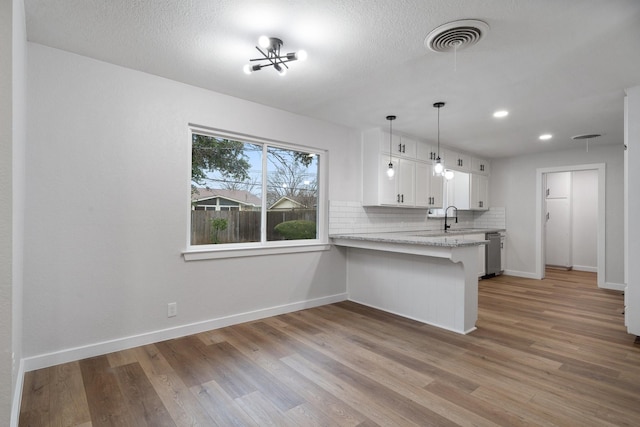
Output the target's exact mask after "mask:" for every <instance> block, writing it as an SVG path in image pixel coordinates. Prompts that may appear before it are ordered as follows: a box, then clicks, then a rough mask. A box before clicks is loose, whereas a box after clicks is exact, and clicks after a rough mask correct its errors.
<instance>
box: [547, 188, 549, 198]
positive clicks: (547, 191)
mask: <svg viewBox="0 0 640 427" xmlns="http://www.w3.org/2000/svg"><path fill="white" fill-rule="evenodd" d="M548 195H549V189H548V188H547V196H548Z"/></svg>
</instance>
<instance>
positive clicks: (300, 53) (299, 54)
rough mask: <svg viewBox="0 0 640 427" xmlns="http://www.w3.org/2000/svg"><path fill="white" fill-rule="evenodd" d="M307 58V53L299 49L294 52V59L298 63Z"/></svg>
mask: <svg viewBox="0 0 640 427" xmlns="http://www.w3.org/2000/svg"><path fill="white" fill-rule="evenodd" d="M308 56H309V55H307V51H306V50H304V49H301V50H299V51H298V52H296V59H297V60H298V61H306V60H307V57H308Z"/></svg>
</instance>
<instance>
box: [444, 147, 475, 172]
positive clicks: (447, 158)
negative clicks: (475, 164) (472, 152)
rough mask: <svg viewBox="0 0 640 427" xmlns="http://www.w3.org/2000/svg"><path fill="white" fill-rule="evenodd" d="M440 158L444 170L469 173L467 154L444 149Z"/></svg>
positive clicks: (469, 166) (469, 161) (469, 162)
mask: <svg viewBox="0 0 640 427" xmlns="http://www.w3.org/2000/svg"><path fill="white" fill-rule="evenodd" d="M441 157H442V158H443V163H444V167H445V168H446V169H454V170H457V171H462V172H470V171H471V156H469V155H467V154H462V153H458V152H457V151H453V150H449V149H445V150H444V151H443V155H442V156H441Z"/></svg>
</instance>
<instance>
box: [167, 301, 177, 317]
mask: <svg viewBox="0 0 640 427" xmlns="http://www.w3.org/2000/svg"><path fill="white" fill-rule="evenodd" d="M177 314H178V303H176V302H170V303H169V304H167V317H176V316H177Z"/></svg>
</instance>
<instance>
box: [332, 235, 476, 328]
mask: <svg viewBox="0 0 640 427" xmlns="http://www.w3.org/2000/svg"><path fill="white" fill-rule="evenodd" d="M471 234H473V233H472V232H471V231H469V233H468V234H461V233H458V234H455V233H447V234H446V235H443V233H438V232H432V231H431V232H428V231H427V232H424V231H422V232H420V231H414V232H396V233H362V234H340V235H332V236H331V240H332V243H333V244H334V245H336V246H341V247H345V248H346V250H347V263H348V264H347V265H348V267H347V289H348V293H349V299H350V300H352V301H355V302H358V303H361V304H364V305H367V306H371V307H375V308H378V309H381V310H384V311H388V312H390V313H394V314H398V315H400V316H404V317H407V318H410V319H414V320H418V321H420V322H424V323H427V324H430V325H433V326H437V327H440V328H444V329H448V330H450V331H454V332H457V333H461V334H467V333H469V332H471V331H473V330H475V328H476V327H475V323H476V320H477V318H478V275H477V271H478V246H479V245H484V244H486V243H487V241H486V240H474V239H469V238H466V235H471Z"/></svg>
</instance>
